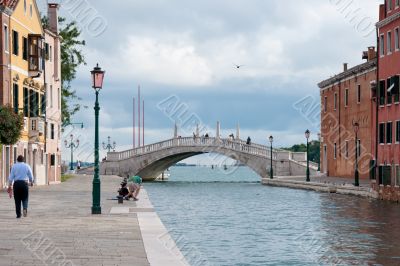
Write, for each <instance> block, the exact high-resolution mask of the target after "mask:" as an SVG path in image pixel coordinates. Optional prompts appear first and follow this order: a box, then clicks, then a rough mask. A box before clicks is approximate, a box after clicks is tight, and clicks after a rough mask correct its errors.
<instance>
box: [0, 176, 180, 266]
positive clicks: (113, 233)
mask: <svg viewBox="0 0 400 266" xmlns="http://www.w3.org/2000/svg"><path fill="white" fill-rule="evenodd" d="M101 180H102V195H101V198H102V213H103V214H102V215H95V216H93V215H91V213H90V212H91V209H90V207H91V199H92V197H91V188H92V187H91V186H92V183H91V182H92V176H77V177H74V178H72V179H70V180H69V181H67V182H65V183H62V184H60V185H53V186H45V187H35V188H33V189H31V191H30V202H29V204H30V206H29V211H28V217H26V218H24V217H22V218H21V219H16V218H15V211H14V201H13V199H9V197H8V194H7V193H6V192H0V265H66V266H67V265H68V266H70V265H138V266H141V265H180V264H177V263H176V261H174V260H177V259H179V258H178V257H177V256H172V255H171V253H168V252H167V250H166V249H165V248H164V250H163V252H164V253H163V254H164V257H163V256H161V257H160V258H158V257H157V258H158V260H159V261H158V262H159V263H157V261H156V262H155V263H152V262H151V261H152V260H153V261H154V258H155V257H156V256H155V254H154V252H157V251H158V250H161V249H162V248H163V246H162V245H163V243H162V241H158V242H157V241H155V240H154V239H157V237H158V236H159V235H157V234H166V230H165V228H164V227H163V225H162V223H161V221H159V218H158V216H157V215H156V213H155V212H154V210H153V209H152V206H151V203H149V201H148V198H147V194H146V192H145V191H143V192H144V193H143V194H142V195H140V196H142V197H143V198H141V200H139V201H138V204H139V205H140V204H141V205H146V206H147V207H148V208H144V207H143V206H137V204H136V203H135V202H133V201H129V202H127V201H124V204H123V205H118V203H117V201H115V200H107V199H109V198H112V197H114V196H115V195H116V194H117V191H116V190H117V189H118V187H119V183H120V181H121V178H119V177H112V176H102V178H101ZM140 202H141V203H140ZM122 206H123V207H122ZM121 207H122V208H121ZM121 210H122V211H121ZM142 212H144V213H150V214H151V217H150V218H151V219H148V220H147V222H148V223H151V222H153V223H156V226H155V227H154V228H148V227H147V228H146V227H145V226H144V227H143V228H142V230H144V231H145V234H144V235H145V238H146V241H145V243H147V245H148V247H147V249H149V248H153V249H155V250H153V251H152V250H150V251H149V250H146V249H145V244H144V242H143V237H142V235H143V232H141V228H140V225H139V220H138V216H141V217H142V218H141V219H142V220H143V219H144V218H143V217H146V216H143V215H142V214H141V213H142ZM142 222H143V221H142ZM160 228H161V229H160ZM146 230H147V231H146ZM146 232H147V233H146ZM154 232H156V234H155V233H154ZM152 233H153V234H152ZM164 238H167V237H166V236H164ZM168 241H169V243H164V245H166V244H168V245H171V241H172V240H170V239H169V240H168ZM149 242H150V243H155V244H154V245H150V246H149V244H148V243H149ZM172 242H173V241H172ZM173 244H174V243H172V245H173ZM146 251H147V252H146ZM161 253H162V252H161ZM177 255H180V254H179V251H178V252H177ZM149 258H152V259H149ZM180 260H182V258H180ZM149 261H150V262H149ZM164 262H167V263H164ZM172 263H174V264H172Z"/></svg>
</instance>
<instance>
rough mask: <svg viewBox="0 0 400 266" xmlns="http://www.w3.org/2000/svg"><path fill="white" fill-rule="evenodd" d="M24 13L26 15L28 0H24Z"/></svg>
mask: <svg viewBox="0 0 400 266" xmlns="http://www.w3.org/2000/svg"><path fill="white" fill-rule="evenodd" d="M24 13H25V15H26V0H24Z"/></svg>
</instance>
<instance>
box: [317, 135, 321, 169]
mask: <svg viewBox="0 0 400 266" xmlns="http://www.w3.org/2000/svg"><path fill="white" fill-rule="evenodd" d="M318 142H319V150H318V153H319V157H318V172H321V133H318Z"/></svg>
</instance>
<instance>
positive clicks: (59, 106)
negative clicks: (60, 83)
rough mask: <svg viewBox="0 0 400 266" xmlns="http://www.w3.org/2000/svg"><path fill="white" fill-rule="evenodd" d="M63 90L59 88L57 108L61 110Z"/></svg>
mask: <svg viewBox="0 0 400 266" xmlns="http://www.w3.org/2000/svg"><path fill="white" fill-rule="evenodd" d="M60 98H61V92H60V88H58V89H57V109H58V110H60V109H61V100H60Z"/></svg>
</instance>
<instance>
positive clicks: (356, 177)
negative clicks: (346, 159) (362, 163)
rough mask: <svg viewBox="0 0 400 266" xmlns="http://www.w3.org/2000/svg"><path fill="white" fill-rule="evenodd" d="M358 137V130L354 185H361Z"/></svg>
mask: <svg viewBox="0 0 400 266" xmlns="http://www.w3.org/2000/svg"><path fill="white" fill-rule="evenodd" d="M357 139H358V132H357V131H356V141H355V143H356V169H355V173H354V186H356V187H359V186H360V180H359V176H358V149H359V147H358V143H357Z"/></svg>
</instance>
